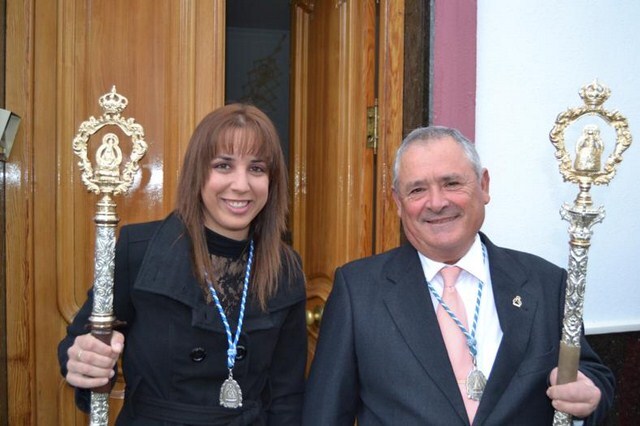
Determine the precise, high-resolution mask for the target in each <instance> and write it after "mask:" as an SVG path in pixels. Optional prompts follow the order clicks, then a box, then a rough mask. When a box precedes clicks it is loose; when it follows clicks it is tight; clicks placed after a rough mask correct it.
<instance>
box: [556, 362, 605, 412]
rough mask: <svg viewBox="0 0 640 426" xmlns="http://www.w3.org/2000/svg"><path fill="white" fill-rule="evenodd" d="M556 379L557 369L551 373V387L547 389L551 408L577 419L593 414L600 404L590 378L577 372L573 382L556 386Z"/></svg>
mask: <svg viewBox="0 0 640 426" xmlns="http://www.w3.org/2000/svg"><path fill="white" fill-rule="evenodd" d="M557 379H558V367H556V368H554V369H553V370H552V371H551V374H550V375H549V381H550V382H551V386H550V387H549V389H547V396H548V397H549V398H551V404H552V405H553V408H555V409H556V410H558V411H562V412H563V413H567V414H571V415H572V416H575V417H578V418H585V417H587V416H589V415H590V414H591V413H593V411H594V410H595V409H596V407H597V406H598V403H599V402H600V397H601V393H600V389H599V388H598V387H597V386H596V385H595V384H594V383H593V382H592V381H591V379H590V378H588V377H587V376H585V375H584V374H582V372H580V371H578V378H577V379H576V381H575V382H572V383H565V384H564V385H557V384H556V382H557Z"/></svg>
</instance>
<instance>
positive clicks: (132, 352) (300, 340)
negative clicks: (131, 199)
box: [58, 215, 307, 425]
mask: <svg viewBox="0 0 640 426" xmlns="http://www.w3.org/2000/svg"><path fill="white" fill-rule="evenodd" d="M190 247H191V241H190V239H189V238H188V237H187V235H186V231H185V228H184V226H183V224H182V222H181V221H180V220H179V219H178V218H177V217H176V216H175V215H170V216H169V217H168V218H167V219H165V220H164V221H161V222H149V223H143V224H137V225H129V226H124V227H123V228H122V229H121V231H120V236H119V239H118V243H117V246H116V260H115V276H114V279H115V285H114V312H115V315H116V317H117V319H118V320H120V321H125V322H126V325H125V326H124V327H123V328H122V329H121V330H120V331H122V332H123V333H124V334H125V349H124V353H123V356H122V367H123V373H124V378H125V381H126V389H125V401H124V407H123V409H122V411H121V413H120V416H119V418H118V421H117V424H118V425H129V424H145V425H156V424H158V425H160V424H163V425H167V424H172V425H173V424H175V425H180V424H207V425H216V424H238V425H243V424H252V425H261V424H268V425H299V424H300V422H301V420H300V413H301V405H302V397H303V392H304V370H305V365H306V357H307V341H306V327H305V287H304V277H303V273H302V271H300V270H296V271H293V273H294V275H295V276H289V275H287V274H286V273H283V274H282V278H281V282H280V285H279V290H278V293H277V294H276V295H275V297H273V298H272V299H271V300H270V302H269V304H268V310H267V311H268V312H266V313H265V312H263V311H261V310H260V308H259V306H258V304H257V301H255V300H252V298H251V297H249V298H248V300H247V310H246V313H245V319H244V325H243V328H242V334H241V337H240V341H239V343H238V356H237V358H236V363H235V367H234V369H233V377H234V379H235V380H236V381H237V382H238V383H239V384H240V386H241V389H242V393H243V400H244V403H243V407H242V408H240V409H227V408H223V407H220V406H219V393H220V386H221V384H222V382H223V381H224V380H225V379H226V378H227V377H228V374H229V372H228V369H227V361H226V359H227V358H226V352H227V337H226V334H225V331H224V327H223V324H222V321H221V319H220V316H219V313H218V312H217V310H216V308H215V306H214V305H213V304H209V305H208V304H206V302H205V299H204V295H203V291H202V289H201V287H200V286H199V284H198V282H197V280H196V278H195V276H194V274H193V272H192V261H191V248H190ZM92 303H93V299H92V292H91V291H90V292H89V298H88V300H87V302H86V303H85V304H84V305H83V307H82V308H81V310H80V311H79V312H78V314H77V315H76V317H75V319H74V321H73V322H72V323H71V324H70V325H69V327H68V334H67V336H66V337H65V339H64V340H62V342H61V343H60V345H59V348H58V356H59V359H60V365H61V370H62V374H63V375H66V363H67V349H68V348H69V347H70V346H71V345H72V344H73V340H74V338H75V337H76V336H77V335H80V334H83V333H86V332H87V329H86V326H85V325H86V324H87V323H88V317H89V315H90V313H91V308H92ZM229 322H230V324H231V330H232V332H235V328H236V323H237V318H229ZM88 395H89V392H87V391H83V390H80V389H77V390H76V400H77V402H78V404H79V406H84V407H81V408H84V409H85V410H86V409H87V408H88ZM83 401H84V402H83ZM143 419H144V420H143Z"/></svg>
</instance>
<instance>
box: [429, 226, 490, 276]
mask: <svg viewBox="0 0 640 426" xmlns="http://www.w3.org/2000/svg"><path fill="white" fill-rule="evenodd" d="M418 257H419V258H420V263H421V264H422V270H423V271H424V275H425V278H426V279H427V281H429V282H433V281H434V277H435V276H436V275H437V274H438V272H440V269H442V268H443V267H444V266H447V265H446V264H445V263H442V262H437V261H435V260H432V259H429V258H428V257H426V256H425V255H423V254H422V253H420V252H418ZM449 266H450V265H449ZM455 266H458V267H460V268H462V269H463V270H464V271H466V272H467V273H469V274H471V275H473V276H474V277H476V278H477V279H478V280H480V281H483V282H486V268H485V262H484V254H483V253H482V242H481V241H480V235H478V234H476V237H475V239H474V240H473V244H472V245H471V248H469V251H467V253H466V254H465V255H464V256H463V257H462V258H461V259H460V260H459V261H458V262H456V264H455Z"/></svg>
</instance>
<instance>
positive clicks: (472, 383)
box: [467, 368, 487, 401]
mask: <svg viewBox="0 0 640 426" xmlns="http://www.w3.org/2000/svg"><path fill="white" fill-rule="evenodd" d="M486 384H487V378H486V377H484V374H482V371H480V370H478V369H477V368H474V369H473V370H471V372H469V375H468V376H467V397H469V399H472V400H474V401H480V398H482V393H483V392H484V387H485V386H486Z"/></svg>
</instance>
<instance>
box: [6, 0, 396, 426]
mask: <svg viewBox="0 0 640 426" xmlns="http://www.w3.org/2000/svg"><path fill="white" fill-rule="evenodd" d="M6 4H7V13H6V16H7V39H6V45H7V53H6V58H7V60H6V64H7V67H6V69H7V71H6V81H7V83H6V102H5V103H6V108H8V109H11V110H12V111H14V112H16V113H18V114H19V115H20V116H21V117H22V124H21V129H20V132H19V134H18V139H17V140H16V143H15V145H14V147H13V151H12V154H11V158H10V160H9V162H8V163H7V166H6V170H7V171H6V176H7V178H6V182H7V186H6V206H7V214H6V218H7V244H6V252H7V261H8V262H7V266H6V275H7V295H6V300H7V336H6V341H7V355H8V357H7V371H8V376H9V377H8V386H9V389H8V395H7V398H8V407H9V416H8V424H30V425H73V424H77V425H81V424H86V422H87V419H86V417H85V416H83V415H81V414H80V413H79V412H78V411H77V410H76V409H75V407H74V403H73V393H72V391H71V389H70V388H69V387H68V386H67V385H66V384H65V383H64V381H63V380H62V379H61V377H60V375H59V369H58V365H57V357H56V346H57V343H58V341H59V340H60V339H61V338H62V336H63V335H64V330H65V327H66V325H67V324H68V322H69V321H70V320H71V319H72V317H73V315H74V314H75V312H76V311H77V309H78V307H79V306H80V304H81V303H82V302H83V301H84V299H85V296H86V290H87V288H88V287H89V286H90V285H91V284H92V281H93V244H94V242H93V241H94V225H93V216H94V214H95V202H96V198H95V196H94V195H92V194H89V193H87V192H86V189H85V188H84V187H83V185H82V183H81V182H80V178H79V176H80V174H79V170H78V167H77V164H76V163H77V159H76V158H75V157H74V155H73V152H72V149H71V142H72V139H73V136H74V134H75V133H76V131H77V129H78V125H79V124H80V123H81V122H82V121H84V120H86V119H88V118H89V117H90V116H96V117H97V116H99V115H101V114H102V111H101V110H100V107H99V106H98V104H97V99H98V97H99V96H101V95H102V94H104V93H106V92H108V91H109V90H111V87H112V85H116V88H117V91H118V92H119V93H121V94H123V95H125V96H126V97H127V98H128V99H129V105H128V107H127V108H126V109H125V111H124V113H123V115H124V116H126V117H133V118H135V120H136V122H138V123H140V124H141V125H142V126H143V127H144V129H145V139H146V141H147V143H148V144H149V151H148V152H147V155H146V156H145V158H144V159H143V160H142V162H141V165H142V170H141V172H139V174H138V175H137V176H136V179H135V181H134V187H133V189H132V191H131V192H130V193H129V194H128V195H125V196H122V197H118V198H116V202H117V204H118V215H119V217H120V223H121V224H124V223H132V222H139V221H147V220H153V219H159V218H162V217H164V216H165V215H166V214H167V213H168V212H169V211H170V210H171V209H172V207H173V203H174V199H175V186H176V185H175V184H176V179H177V176H178V171H179V167H180V159H181V158H182V154H183V152H184V149H185V146H186V144H187V142H188V138H189V136H190V134H191V132H192V130H193V128H194V126H195V124H196V123H197V122H198V121H199V120H200V118H202V117H203V116H204V115H205V114H206V113H207V112H209V111H211V110H212V109H214V108H215V107H217V106H220V105H222V104H223V103H224V30H225V28H224V25H225V24H224V16H225V13H224V8H225V2H224V0H181V1H164V2H158V1H157V0H136V1H131V0H56V1H51V0H6ZM292 8H293V13H294V16H295V17H294V35H293V38H294V40H295V42H294V48H293V52H292V57H293V64H294V67H293V71H292V72H293V76H292V80H293V84H292V93H293V98H292V111H293V113H292V119H291V122H292V126H291V129H292V133H291V139H292V146H291V157H292V159H291V171H292V180H291V184H292V194H293V195H294V197H293V201H292V216H291V230H292V233H293V237H294V245H295V247H296V249H297V250H299V251H300V253H301V254H302V256H303V261H304V268H305V272H306V273H307V275H308V277H309V294H310V295H311V296H312V298H311V300H310V304H312V303H319V302H318V300H324V299H326V295H327V294H328V291H329V289H330V287H331V281H332V279H333V270H334V269H335V267H336V266H338V265H340V264H342V263H344V262H346V261H349V260H351V259H354V258H357V257H361V256H365V255H368V254H371V253H373V252H378V251H382V250H383V249H386V248H389V247H392V246H394V245H396V244H397V241H398V240H399V224H398V220H397V217H396V213H395V206H394V204H393V201H392V199H391V195H390V183H391V182H390V162H391V159H392V156H393V151H394V149H395V147H396V146H397V144H398V143H399V142H400V139H401V137H402V135H401V126H402V111H401V105H402V103H401V94H402V36H403V33H402V22H403V1H402V0H380V2H379V4H377V2H376V0H363V1H360V0H303V1H294V2H292ZM376 22H378V25H377V29H376ZM376 69H377V70H378V71H377V74H376V73H375V72H374V70H376ZM376 97H377V99H378V104H379V110H380V112H379V126H378V135H379V142H378V147H377V153H376V154H374V150H373V148H367V147H366V128H367V124H366V117H367V107H369V106H372V105H373V103H374V99H375V98H376ZM310 307H312V308H313V305H310ZM310 329H311V332H312V335H315V333H317V326H313V325H312V326H311V328H310ZM313 348H314V344H313V342H312V345H311V347H310V350H311V351H313ZM120 385H121V384H120ZM121 397H122V395H121V394H119V393H118V392H115V393H114V395H113V399H112V407H113V409H114V411H115V410H117V409H118V408H119V401H118V398H121ZM114 418H115V416H113V415H112V416H111V419H114Z"/></svg>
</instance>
